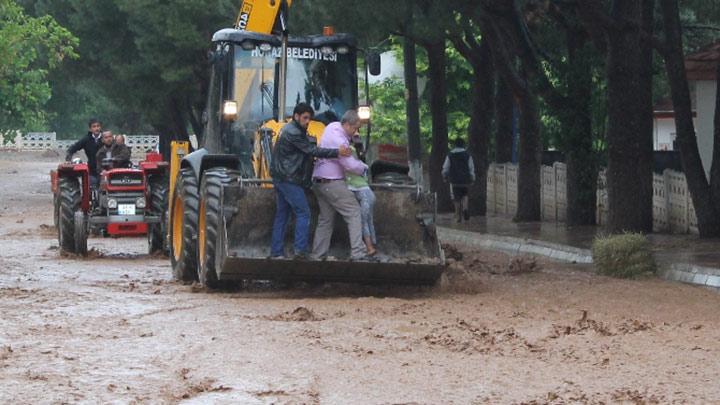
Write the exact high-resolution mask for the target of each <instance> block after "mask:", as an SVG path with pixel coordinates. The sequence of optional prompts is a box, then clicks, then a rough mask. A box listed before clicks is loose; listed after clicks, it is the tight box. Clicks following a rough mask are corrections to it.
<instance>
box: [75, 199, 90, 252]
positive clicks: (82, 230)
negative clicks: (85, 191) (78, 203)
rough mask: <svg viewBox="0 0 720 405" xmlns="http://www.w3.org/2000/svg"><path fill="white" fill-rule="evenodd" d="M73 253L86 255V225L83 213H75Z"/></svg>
mask: <svg viewBox="0 0 720 405" xmlns="http://www.w3.org/2000/svg"><path fill="white" fill-rule="evenodd" d="M74 233H75V235H74V236H75V253H77V254H79V255H83V256H85V255H87V240H88V225H87V219H86V218H85V213H83V212H82V211H80V210H78V211H75V232H74Z"/></svg>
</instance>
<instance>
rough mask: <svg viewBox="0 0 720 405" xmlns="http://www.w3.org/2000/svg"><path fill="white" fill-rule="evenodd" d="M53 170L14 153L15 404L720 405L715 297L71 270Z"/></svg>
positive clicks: (539, 270)
mask: <svg viewBox="0 0 720 405" xmlns="http://www.w3.org/2000/svg"><path fill="white" fill-rule="evenodd" d="M54 165H55V162H54V161H53V159H49V158H42V157H40V155H37V154H9V153H6V152H0V314H2V316H1V318H0V403H73V402H86V403H99V402H117V403H179V402H181V403H209V402H212V403H228V404H229V403H249V404H253V403H257V404H264V403H288V404H300V403H310V404H312V403H343V404H345V403H358V404H367V403H372V404H391V403H419V404H436V403H458V404H465V403H576V402H577V403H601V402H604V403H608V402H626V403H668V402H678V403H685V402H690V403H708V402H720V386H718V385H717V376H718V375H720V360H718V359H720V343H719V342H720V327H719V326H720V315H719V311H718V308H719V307H720V296H719V295H717V294H715V293H712V292H709V291H706V290H702V289H698V288H694V287H690V286H684V285H680V284H674V283H668V282H664V281H660V280H656V279H646V280H640V281H619V280H614V279H609V278H604V277H598V276H595V275H593V274H591V273H590V272H589V270H590V269H588V268H586V267H582V266H572V265H559V264H556V263H551V262H535V261H532V260H530V259H522V260H511V259H510V258H508V257H506V256H504V255H499V254H490V253H487V252H477V251H475V252H473V251H468V250H467V249H464V248H463V247H461V246H459V247H457V248H458V252H457V253H456V254H454V255H453V256H455V258H456V259H459V260H457V261H454V263H453V264H452V266H451V267H450V269H449V282H448V284H447V285H445V286H443V287H441V288H434V289H417V288H365V287H356V286H336V285H323V286H302V285H301V286H294V287H292V288H285V289H282V288H278V287H272V288H271V287H268V286H265V285H262V284H258V285H254V286H252V287H251V288H250V289H249V290H244V291H235V292H231V293H207V292H205V291H200V290H198V289H197V288H195V287H193V286H190V285H182V284H178V283H175V282H173V281H172V279H171V277H170V269H169V266H168V263H167V261H166V260H165V259H162V258H157V257H149V256H147V255H146V254H145V250H146V246H145V240H144V239H91V240H90V241H89V246H90V247H91V248H93V249H94V252H93V254H92V255H91V256H90V257H89V258H87V259H80V258H75V257H63V256H61V255H60V254H59V253H58V249H57V241H56V239H55V231H54V229H53V228H52V211H51V196H50V192H49V185H48V184H49V176H48V175H47V172H48V171H49V169H50V168H51V167H52V166H54ZM460 255H462V257H460Z"/></svg>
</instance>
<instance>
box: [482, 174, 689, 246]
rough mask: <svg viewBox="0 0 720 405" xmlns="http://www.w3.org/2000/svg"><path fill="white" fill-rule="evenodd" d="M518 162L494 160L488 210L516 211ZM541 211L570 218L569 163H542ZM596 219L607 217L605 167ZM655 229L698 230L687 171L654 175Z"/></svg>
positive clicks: (555, 217) (547, 218)
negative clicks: (497, 161)
mask: <svg viewBox="0 0 720 405" xmlns="http://www.w3.org/2000/svg"><path fill="white" fill-rule="evenodd" d="M517 173H518V168H517V165H515V164H511V163H505V164H497V163H492V164H491V165H490V168H489V169H488V179H487V211H488V213H494V214H500V215H515V210H516V209H517V199H518V198H521V197H520V196H518V192H517ZM540 184H541V187H542V189H541V196H542V202H541V215H542V220H543V221H552V222H555V221H557V222H564V221H565V220H566V218H567V166H566V165H565V164H564V163H555V164H553V165H552V166H542V172H541V179H540ZM596 220H597V223H598V224H599V225H603V224H607V221H608V198H607V181H606V178H605V171H604V170H603V171H601V172H600V173H599V175H598V184H597V194H596ZM653 230H654V231H656V232H672V233H698V229H697V218H696V217H695V209H694V207H693V205H692V200H691V199H690V193H689V192H688V189H687V182H686V180H685V175H684V174H683V173H680V172H676V171H673V170H668V169H666V170H665V171H664V172H663V174H662V175H658V174H655V175H654V177H653Z"/></svg>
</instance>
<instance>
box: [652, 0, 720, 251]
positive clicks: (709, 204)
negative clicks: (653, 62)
mask: <svg viewBox="0 0 720 405" xmlns="http://www.w3.org/2000/svg"><path fill="white" fill-rule="evenodd" d="M660 3H661V4H662V12H663V22H664V24H663V25H664V29H665V43H666V44H665V46H666V48H667V49H666V50H665V55H664V56H665V70H666V71H667V75H668V80H669V82H670V91H671V93H672V100H673V108H674V110H675V130H676V133H677V142H678V145H679V146H680V158H681V160H682V165H683V171H684V172H685V178H686V179H687V185H688V190H689V191H690V196H691V197H692V202H693V205H694V207H695V214H696V215H697V219H698V230H699V233H700V237H717V236H720V215H718V214H719V213H720V207H718V206H716V205H714V204H713V196H712V193H711V189H710V185H709V184H708V181H707V178H706V177H705V169H704V168H703V165H702V161H701V160H700V152H699V151H698V145H697V138H696V136H695V125H694V124H693V117H692V107H691V101H690V88H689V86H688V82H687V73H686V71H685V55H684V54H683V49H682V36H681V35H682V34H681V31H680V14H679V10H678V2H677V0H661V2H660ZM716 130H717V128H716ZM716 136H717V135H716ZM717 145H718V144H717V143H716V144H715V148H717ZM713 154H715V153H713Z"/></svg>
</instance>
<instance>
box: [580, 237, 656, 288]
mask: <svg viewBox="0 0 720 405" xmlns="http://www.w3.org/2000/svg"><path fill="white" fill-rule="evenodd" d="M592 255H593V263H594V264H595V270H596V271H597V272H598V273H600V274H604V275H607V276H612V277H620V278H636V277H638V276H642V275H646V274H653V273H655V271H656V269H657V266H656V265H655V259H653V256H652V249H651V245H650V241H648V239H647V238H646V237H645V236H643V235H641V234H639V233H625V234H622V235H610V236H598V237H596V238H595V240H594V241H593V245H592Z"/></svg>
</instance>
